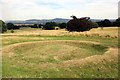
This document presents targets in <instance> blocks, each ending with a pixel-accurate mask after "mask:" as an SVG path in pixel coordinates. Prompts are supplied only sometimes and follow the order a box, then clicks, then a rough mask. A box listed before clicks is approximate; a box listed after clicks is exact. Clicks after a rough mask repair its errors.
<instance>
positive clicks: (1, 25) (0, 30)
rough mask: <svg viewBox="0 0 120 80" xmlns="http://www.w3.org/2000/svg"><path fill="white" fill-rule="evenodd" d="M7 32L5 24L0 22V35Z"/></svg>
mask: <svg viewBox="0 0 120 80" xmlns="http://www.w3.org/2000/svg"><path fill="white" fill-rule="evenodd" d="M6 31H7V27H6V25H5V22H3V21H2V20H0V33H4V32H6Z"/></svg>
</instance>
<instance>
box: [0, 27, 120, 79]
mask: <svg viewBox="0 0 120 80" xmlns="http://www.w3.org/2000/svg"><path fill="white" fill-rule="evenodd" d="M1 35H2V36H3V37H2V45H3V47H2V50H3V54H2V61H3V64H2V70H3V71H2V72H3V73H2V74H3V75H2V76H3V77H4V78H8V77H13V78H117V77H118V49H119V47H120V45H119V43H118V37H119V35H118V28H104V29H103V30H101V29H100V28H98V29H92V30H91V31H86V32H83V33H82V32H68V31H66V30H64V29H63V30H41V29H31V28H22V29H20V30H15V31H14V33H10V31H8V32H7V33H4V34H1Z"/></svg>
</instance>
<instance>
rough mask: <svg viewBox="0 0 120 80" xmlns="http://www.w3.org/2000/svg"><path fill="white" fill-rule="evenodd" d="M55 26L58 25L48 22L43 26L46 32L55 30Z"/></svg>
mask: <svg viewBox="0 0 120 80" xmlns="http://www.w3.org/2000/svg"><path fill="white" fill-rule="evenodd" d="M55 26H57V24H56V23H55V22H47V23H46V24H45V25H44V26H43V28H44V29H45V30H53V29H55Z"/></svg>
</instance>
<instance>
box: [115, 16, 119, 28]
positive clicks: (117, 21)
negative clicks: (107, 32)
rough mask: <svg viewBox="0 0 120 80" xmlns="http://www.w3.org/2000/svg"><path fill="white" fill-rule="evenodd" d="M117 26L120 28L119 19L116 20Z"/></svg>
mask: <svg viewBox="0 0 120 80" xmlns="http://www.w3.org/2000/svg"><path fill="white" fill-rule="evenodd" d="M115 23H116V25H117V26H118V27H120V18H118V19H116V22H115Z"/></svg>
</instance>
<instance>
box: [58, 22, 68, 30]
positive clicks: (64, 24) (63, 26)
mask: <svg viewBox="0 0 120 80" xmlns="http://www.w3.org/2000/svg"><path fill="white" fill-rule="evenodd" d="M58 26H59V27H60V28H61V29H63V28H66V26H67V23H60V24H58Z"/></svg>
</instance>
